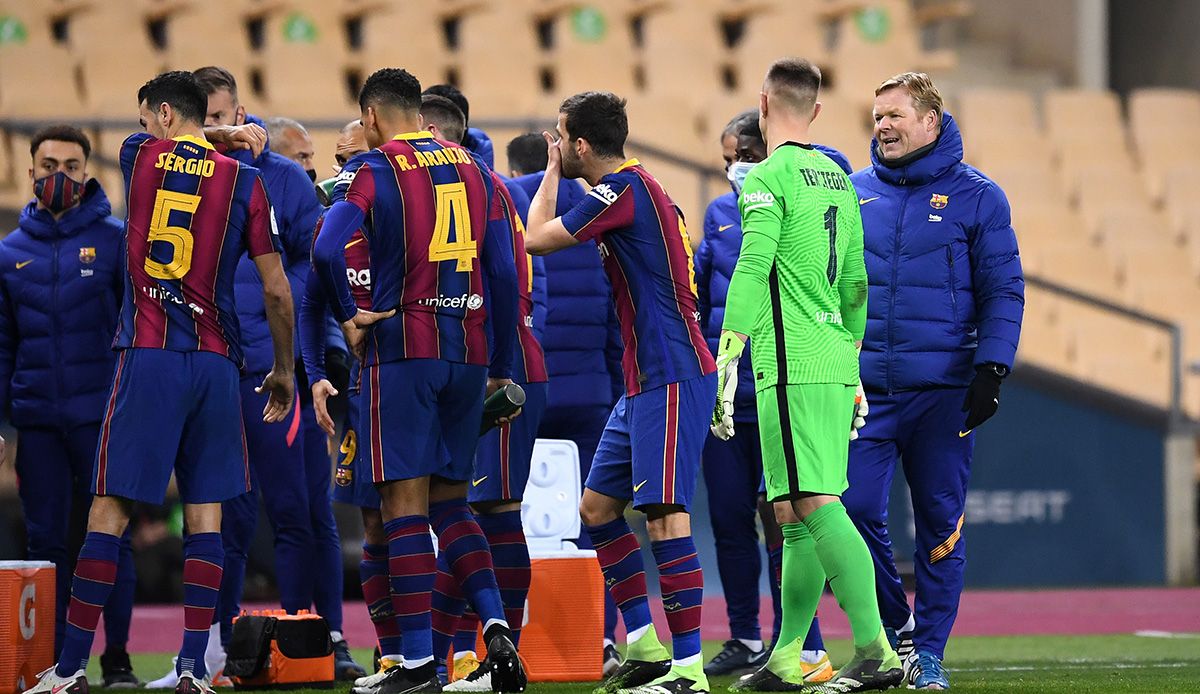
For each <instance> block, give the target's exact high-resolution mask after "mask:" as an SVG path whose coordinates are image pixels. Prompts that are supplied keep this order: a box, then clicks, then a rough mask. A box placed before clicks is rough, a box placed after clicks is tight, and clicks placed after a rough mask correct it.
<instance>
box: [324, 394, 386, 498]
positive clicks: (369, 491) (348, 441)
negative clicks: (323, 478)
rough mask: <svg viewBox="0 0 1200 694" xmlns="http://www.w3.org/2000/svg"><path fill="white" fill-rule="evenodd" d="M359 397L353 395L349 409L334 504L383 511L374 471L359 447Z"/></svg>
mask: <svg viewBox="0 0 1200 694" xmlns="http://www.w3.org/2000/svg"><path fill="white" fill-rule="evenodd" d="M360 399H361V398H360V396H359V394H358V393H351V394H350V398H349V400H348V407H347V408H346V426H345V427H343V429H344V433H343V434H342V444H341V445H340V446H338V458H337V469H336V470H335V471H334V475H333V500H334V501H337V502H339V503H343V504H350V505H351V506H357V507H359V508H370V509H376V510H378V509H379V492H378V491H376V490H375V485H374V484H373V483H372V482H371V468H370V465H369V463H368V462H367V459H366V457H365V456H362V455H359V453H361V452H362V449H360V448H359V447H358V432H359V428H358V402H359V400H360Z"/></svg>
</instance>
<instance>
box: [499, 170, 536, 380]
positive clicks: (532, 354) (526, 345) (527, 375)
mask: <svg viewBox="0 0 1200 694" xmlns="http://www.w3.org/2000/svg"><path fill="white" fill-rule="evenodd" d="M491 174H492V185H493V186H495V189H496V201H497V202H498V203H499V205H496V206H493V207H494V208H493V214H492V216H493V217H494V218H495V219H492V220H489V221H492V222H499V223H505V224H507V225H508V226H509V228H510V229H511V234H510V235H511V236H512V252H513V261H514V263H515V265H516V268H517V348H516V349H515V350H513V363H512V377H513V380H514V381H516V382H517V383H545V382H547V381H549V380H550V376H549V374H548V373H547V371H546V355H545V354H544V353H543V352H542V345H541V343H540V342H538V339H537V337H536V336H535V335H534V334H533V256H531V255H529V254H528V253H526V252H525V223H524V222H522V221H521V215H520V213H519V212H518V211H517V206H516V204H515V203H514V202H513V199H512V195H511V194H510V193H509V192H508V187H507V186H506V185H504V180H503V179H501V178H500V175H499V174H497V173H496V172H495V171H493V172H491Z"/></svg>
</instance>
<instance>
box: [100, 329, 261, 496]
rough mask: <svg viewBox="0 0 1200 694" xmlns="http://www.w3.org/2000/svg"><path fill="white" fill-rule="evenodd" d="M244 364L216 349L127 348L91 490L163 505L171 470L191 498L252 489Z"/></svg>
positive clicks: (119, 366) (115, 376)
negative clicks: (244, 413) (240, 373)
mask: <svg viewBox="0 0 1200 694" xmlns="http://www.w3.org/2000/svg"><path fill="white" fill-rule="evenodd" d="M238 380H239V378H238V369H237V367H236V366H234V364H233V362H231V361H230V360H229V359H228V358H227V357H224V356H221V355H219V354H216V353H213V352H172V351H169V350H165V349H146V348H132V349H126V350H122V351H121V355H120V357H119V358H118V359H117V368H116V372H115V373H114V374H113V383H112V387H111V389H110V390H109V395H108V405H107V406H106V407H105V409H104V421H103V422H102V423H101V425H100V443H99V445H98V446H97V448H96V464H95V467H94V469H93V473H94V474H93V475H92V493H93V494H98V495H107V496H118V497H122V498H125V499H133V500H134V501H144V502H146V503H148V504H161V503H162V502H163V497H164V495H165V494H166V491H167V484H168V483H169V482H170V481H171V471H172V470H174V472H175V481H176V482H177V483H178V485H179V496H180V499H181V500H182V501H183V503H185V504H208V503H216V502H220V501H227V500H229V499H232V498H234V497H235V496H239V495H241V494H245V493H246V492H248V491H249V490H250V466H249V464H248V462H247V460H246V432H245V431H244V430H243V429H242V400H241V395H240V393H239V391H238Z"/></svg>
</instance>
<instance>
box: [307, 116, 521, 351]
mask: <svg viewBox="0 0 1200 694" xmlns="http://www.w3.org/2000/svg"><path fill="white" fill-rule="evenodd" d="M342 176H343V177H346V178H348V179H349V183H348V185H347V186H346V188H345V202H347V203H350V204H351V205H353V206H354V207H357V208H358V209H359V210H361V211H362V212H363V213H364V214H365V215H366V218H365V220H364V223H363V225H362V230H363V232H364V234H365V236H366V239H367V240H366V245H367V246H368V247H369V253H370V268H371V299H372V301H371V303H372V306H373V310H375V311H387V310H391V309H396V311H397V313H396V316H395V317H393V318H390V319H387V320H383V321H380V322H378V323H376V324H375V325H374V326H372V329H371V331H370V333H369V337H368V339H367V354H366V364H367V365H371V364H378V363H385V362H390V361H397V360H401V359H441V360H444V361H452V362H459V363H466V364H477V365H488V364H489V350H488V341H487V334H486V332H485V329H484V322H485V320H486V314H487V312H486V310H485V307H484V284H483V283H484V278H483V274H484V272H485V270H486V269H487V268H485V263H496V262H499V263H502V264H503V265H504V266H505V267H506V272H507V273H508V274H509V275H511V274H512V272H513V269H512V263H513V260H512V255H511V251H507V250H506V252H504V253H503V257H497V254H496V253H494V252H491V251H492V249H493V248H494V246H493V244H496V243H499V244H500V246H501V247H503V245H504V244H503V242H502V241H499V242H498V240H497V239H495V238H492V239H489V238H488V237H489V234H488V233H487V229H488V222H489V219H491V218H492V217H499V216H500V215H501V214H502V213H501V212H499V211H498V210H499V208H498V202H497V196H495V194H494V192H495V191H494V188H493V184H492V180H491V176H490V172H489V171H488V170H487V169H486V168H485V167H482V166H481V165H479V164H478V163H477V162H476V160H475V159H474V158H473V157H472V156H471V154H470V152H468V151H467V150H466V149H464V148H462V147H460V146H458V145H454V144H451V143H448V142H444V141H441V140H437V139H435V138H434V137H433V135H432V134H430V133H429V132H424V131H422V132H416V133H406V134H403V135H397V136H396V137H395V138H393V139H392V140H389V141H388V142H386V143H384V144H383V145H382V146H380V147H379V148H377V149H373V150H371V151H369V152H365V153H363V154H360V155H358V156H356V157H355V158H354V159H352V160H351V161H350V162H349V163H347V165H346V167H345V168H344V169H343V172H342ZM339 187H341V184H339ZM334 209H336V206H335V208H334ZM326 224H327V225H328V220H327V222H326ZM485 244H487V246H486V250H485ZM505 259H506V260H505ZM334 303H335V309H336V310H339V311H342V312H344V311H345V309H346V308H347V307H346V306H345V305H344V302H340V301H335V302H334ZM339 303H341V304H342V306H341V308H339V307H338V304H339ZM339 318H343V319H344V318H345V316H339ZM509 318H510V319H511V317H509ZM509 349H511V340H509ZM508 359H509V360H510V361H511V354H509V355H508ZM505 367H507V364H506V365H505ZM506 370H507V368H506Z"/></svg>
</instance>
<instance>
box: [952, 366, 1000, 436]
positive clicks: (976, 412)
mask: <svg viewBox="0 0 1200 694" xmlns="http://www.w3.org/2000/svg"><path fill="white" fill-rule="evenodd" d="M1007 375H1008V367H1005V366H1001V365H1000V364H982V365H980V366H977V367H975V378H973V379H971V385H969V386H967V396H966V397H965V398H963V406H962V411H963V412H966V413H967V420H966V422H965V423H964V424H963V430H962V431H960V432H958V435H959V436H960V437H961V436H966V435H967V434H969V433H971V430H972V429H974V428H976V427H978V426H979V425H980V424H983V423H984V422H986V421H987V420H989V419H991V417H992V415H994V414H996V410H998V409H1000V382H1001V381H1002V380H1004V377H1005V376H1007Z"/></svg>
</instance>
